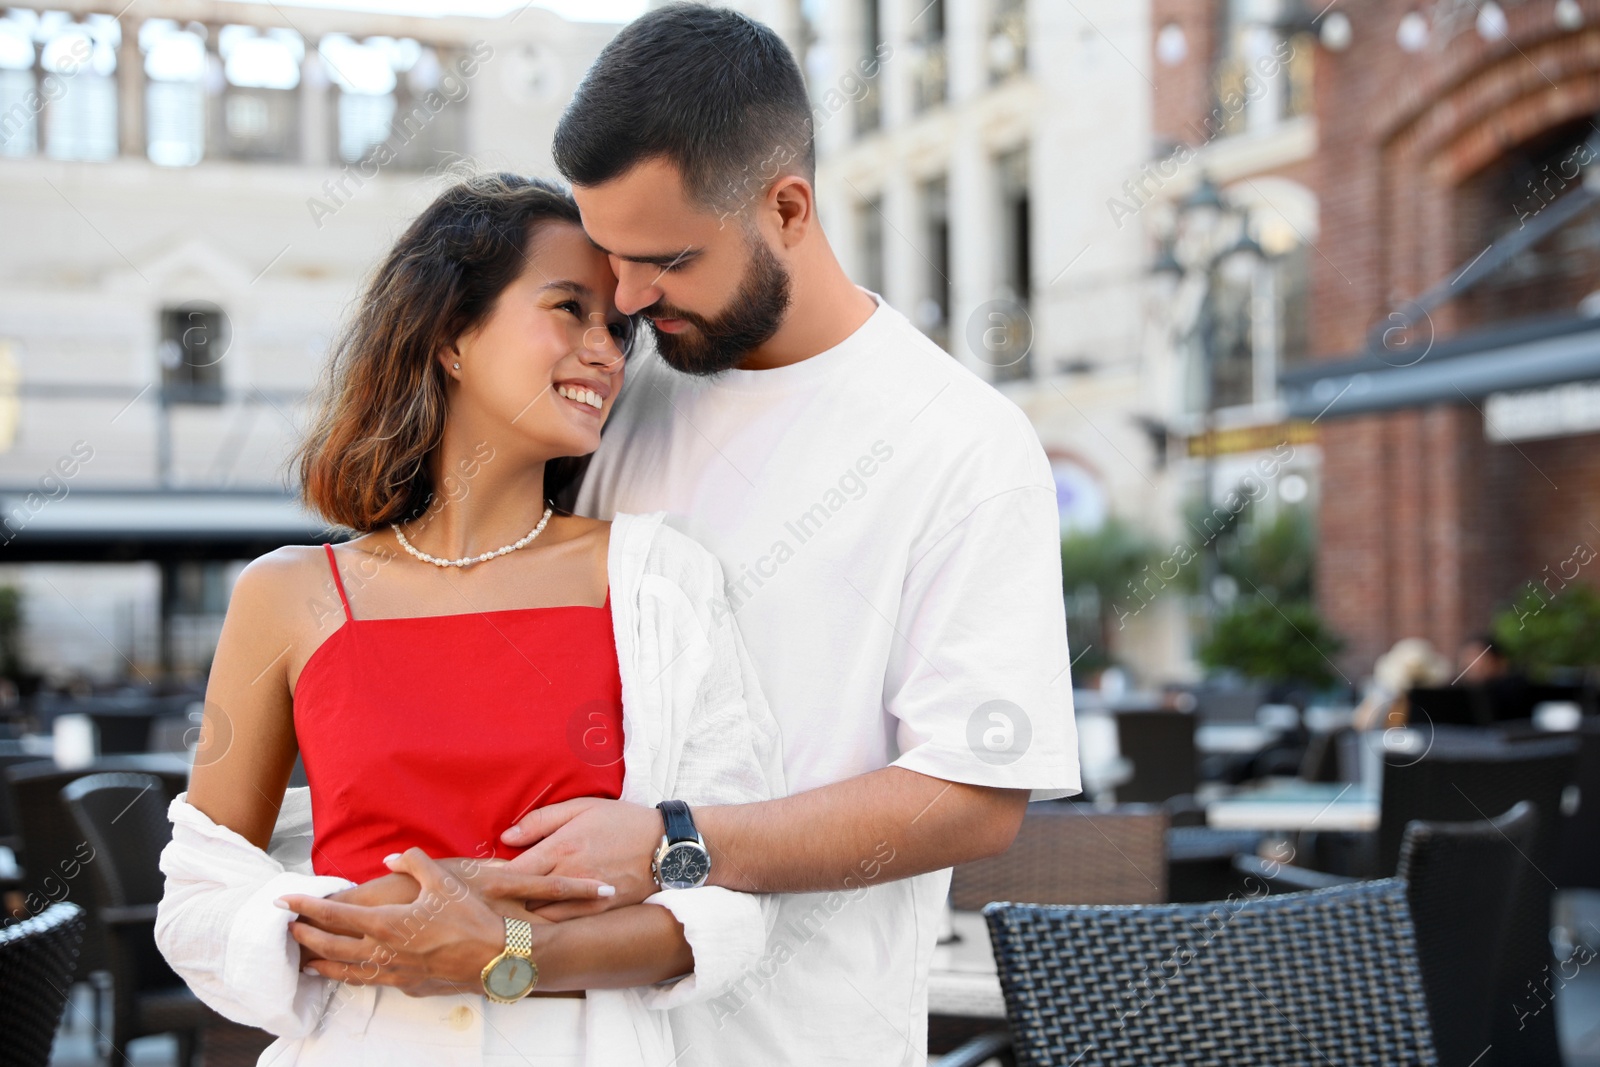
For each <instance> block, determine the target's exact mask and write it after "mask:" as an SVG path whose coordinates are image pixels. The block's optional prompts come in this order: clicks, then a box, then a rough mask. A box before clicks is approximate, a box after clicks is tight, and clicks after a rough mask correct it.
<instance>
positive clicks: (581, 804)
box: [500, 797, 594, 848]
mask: <svg viewBox="0 0 1600 1067" xmlns="http://www.w3.org/2000/svg"><path fill="white" fill-rule="evenodd" d="M593 803H594V801H593V799H592V798H589V797H578V798H577V799H575V800H563V801H562V802H561V803H559V804H551V805H550V806H549V807H545V808H535V809H534V810H533V811H530V812H528V814H526V815H524V816H523V817H522V818H520V819H518V820H517V823H516V825H515V826H513V827H511V829H509V830H507V831H506V832H505V833H503V834H501V835H500V840H501V841H503V842H505V843H506V844H508V845H515V846H516V847H518V848H526V847H528V846H529V845H532V844H533V843H535V842H537V841H542V840H544V839H545V838H546V837H549V836H550V835H551V834H553V833H555V832H556V831H557V830H559V829H561V827H563V826H565V825H566V824H567V822H568V820H570V819H572V818H573V817H574V816H576V815H578V814H579V813H580V812H582V811H583V810H584V809H586V808H588V807H590V806H592V805H593Z"/></svg>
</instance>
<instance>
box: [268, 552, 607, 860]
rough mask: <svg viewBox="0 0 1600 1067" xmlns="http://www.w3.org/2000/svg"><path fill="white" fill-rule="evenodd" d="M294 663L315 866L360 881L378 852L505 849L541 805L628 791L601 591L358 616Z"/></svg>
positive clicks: (484, 853)
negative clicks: (576, 599) (577, 599)
mask: <svg viewBox="0 0 1600 1067" xmlns="http://www.w3.org/2000/svg"><path fill="white" fill-rule="evenodd" d="M323 548H324V549H325V550H326V551H327V553H328V565H329V566H330V567H331V568H332V569H333V580H334V585H335V586H336V587H337V588H338V590H339V600H340V602H341V603H342V604H343V605H344V612H345V622H344V625H342V626H340V627H339V629H338V630H336V631H335V632H334V634H333V635H332V636H331V637H329V638H328V639H327V640H326V641H324V642H323V643H322V645H321V646H320V647H318V648H317V650H316V651H315V652H313V653H312V654H311V658H310V659H309V660H308V661H307V662H306V665H305V667H304V669H303V670H302V671H301V672H300V679H299V681H298V683H297V684H296V689H295V694H294V728H295V735H296V737H297V738H298V740H299V743H300V753H301V757H302V759H303V760H304V762H305V768H306V778H307V780H308V781H309V783H310V785H311V807H312V816H313V820H314V823H315V827H316V844H315V846H314V848H313V849H312V867H313V869H314V870H315V871H316V873H318V874H331V875H338V876H340V877H344V878H348V879H350V880H351V881H354V882H364V881H367V880H369V879H372V878H376V877H378V876H380V875H384V874H388V873H389V871H388V868H386V867H385V866H384V865H383V857H385V856H387V855H388V854H389V853H391V852H403V851H404V850H406V849H407V848H410V847H412V846H416V847H418V848H421V849H422V850H423V851H424V852H426V853H427V854H428V855H430V856H434V857H445V856H472V857H479V858H488V857H490V856H494V857H497V858H500V859H509V858H510V857H512V856H514V855H516V854H517V853H518V852H519V851H521V850H520V849H512V848H507V847H506V846H505V845H503V844H501V842H500V834H501V832H502V831H504V830H505V829H506V828H507V827H509V826H510V825H511V824H512V823H514V822H516V821H517V820H518V819H519V818H521V817H522V816H523V815H525V814H527V813H528V812H529V811H531V810H533V809H534V808H535V807H543V806H544V805H546V804H554V803H556V802H558V801H562V800H570V799H572V798H574V797H609V798H612V799H616V798H617V797H619V796H621V795H622V679H621V677H620V676H619V674H618V671H617V647H616V642H615V639H614V638H613V636H612V631H611V597H610V594H609V593H608V594H607V596H606V602H605V606H604V607H598V608H590V607H581V606H575V607H549V608H512V609H509V610H505V611H482V612H473V613H470V614H461V615H436V616H423V617H417V618H402V619H357V618H355V617H354V616H353V615H352V614H351V613H350V600H349V598H348V597H347V596H346V595H345V590H344V582H343V580H342V579H341V578H340V576H339V565H338V563H337V562H336V561H335V560H334V555H333V546H331V545H324V546H323Z"/></svg>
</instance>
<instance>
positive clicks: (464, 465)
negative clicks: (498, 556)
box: [401, 431, 545, 559]
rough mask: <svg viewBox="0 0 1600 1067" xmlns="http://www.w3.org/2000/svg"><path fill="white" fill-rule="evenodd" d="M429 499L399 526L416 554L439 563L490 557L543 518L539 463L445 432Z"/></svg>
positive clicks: (503, 448)
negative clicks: (416, 514)
mask: <svg viewBox="0 0 1600 1067" xmlns="http://www.w3.org/2000/svg"><path fill="white" fill-rule="evenodd" d="M430 474H431V476H432V481H433V500H432V502H431V503H430V504H429V505H428V509H427V510H426V511H425V512H423V514H422V515H421V516H419V517H418V518H416V519H413V520H411V521H410V522H407V523H404V524H402V526H401V528H402V529H403V530H404V531H405V534H406V538H407V539H408V540H409V541H411V543H412V544H414V545H416V546H417V547H418V548H419V549H421V550H423V551H425V552H427V553H429V554H431V555H435V556H442V557H444V558H445V559H456V558H459V557H463V556H476V555H479V554H481V553H484V552H492V551H494V550H495V549H497V548H501V547H504V546H505V545H508V544H511V543H512V542H514V541H518V540H521V539H522V538H523V537H525V536H527V534H528V531H529V530H531V529H533V527H534V526H535V525H536V524H537V523H538V522H539V519H540V517H541V516H542V515H543V514H544V508H545V497H544V460H542V459H529V458H528V457H527V456H525V455H515V454H514V453H513V452H512V450H511V449H510V448H508V447H506V446H504V445H496V444H494V443H491V442H490V441H486V440H478V441H465V440H460V439H453V435H452V434H450V433H449V432H448V431H447V432H446V434H445V440H444V441H443V442H441V444H440V446H439V450H438V452H437V453H435V455H434V457H433V461H432V463H431V467H430Z"/></svg>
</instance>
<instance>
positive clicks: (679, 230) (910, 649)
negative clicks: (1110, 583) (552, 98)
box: [307, 5, 1079, 1065]
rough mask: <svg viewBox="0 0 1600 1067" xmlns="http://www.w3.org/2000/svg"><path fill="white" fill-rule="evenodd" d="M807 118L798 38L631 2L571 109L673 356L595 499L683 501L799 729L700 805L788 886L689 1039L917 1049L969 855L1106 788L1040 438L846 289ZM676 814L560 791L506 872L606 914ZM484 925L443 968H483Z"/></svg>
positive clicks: (748, 877) (714, 1059)
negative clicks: (1083, 774) (1077, 692)
mask: <svg viewBox="0 0 1600 1067" xmlns="http://www.w3.org/2000/svg"><path fill="white" fill-rule="evenodd" d="M811 134H812V130H811V115H810V104H809V101H808V98H807V95H806V90H805V86H804V83H803V81H802V79H801V76H800V72H799V69H798V67H797V66H796V64H795V62H794V58H793V56H792V55H791V54H790V53H789V51H788V49H787V48H786V47H785V46H784V45H783V43H782V41H781V40H780V39H779V38H778V37H777V36H776V35H775V34H773V33H772V31H771V30H769V29H767V28H766V27H764V26H761V25H760V24H758V23H755V22H753V21H752V20H750V19H748V18H746V17H744V16H742V15H739V14H735V13H732V12H729V11H724V10H717V9H712V8H706V7H700V6H694V5H672V6H668V7H665V8H661V9H659V10H656V11H653V12H651V13H650V14H647V15H645V16H643V17H642V18H640V19H639V20H638V21H636V22H634V23H633V24H631V25H630V26H628V27H627V28H625V29H624V30H623V31H622V32H621V33H620V34H619V35H618V36H617V37H616V38H615V39H614V40H613V41H612V42H611V44H609V45H608V46H607V47H606V49H605V50H604V52H602V54H601V56H600V58H599V59H598V60H597V61H596V63H595V65H594V67H593V68H592V69H591V70H590V71H589V74H588V76H587V77H586V78H585V80H584V82H583V84H582V85H581V86H580V87H579V89H578V92H577V94H576V96H575V97H574V99H573V101H572V104H571V105H570V107H569V108H568V110H567V112H566V114H565V116H564V117H563V118H562V121H561V124H560V127H559V128H558V130H557V133H556V143H555V157H556V161H557V164H558V165H559V166H560V168H561V170H562V172H563V174H564V175H565V176H566V177H567V179H568V180H569V181H570V182H571V183H572V186H573V190H574V194H575V196H576V198H577V200H578V203H579V206H580V208H581V209H582V214H583V222H584V227H585V229H586V230H587V232H588V233H589V235H590V238H591V239H592V240H593V241H594V242H595V244H596V245H598V246H599V247H601V248H602V249H604V250H605V251H606V252H607V253H608V254H609V255H610V257H611V262H612V266H613V268H614V269H615V271H616V273H617V277H618V289H617V305H618V307H619V309H620V310H622V311H623V312H625V313H629V314H633V313H641V314H643V315H644V316H645V317H647V318H648V320H649V322H650V323H651V325H652V327H653V333H654V335H655V340H656V349H657V353H656V355H654V356H652V357H644V358H640V359H639V360H637V361H636V363H635V364H634V365H633V366H630V367H629V370H628V381H627V384H626V386H625V396H624V399H623V401H622V403H621V404H620V405H619V407H618V409H617V411H616V413H615V415H614V416H613V418H612V422H611V425H610V426H608V428H607V431H606V436H605V440H604V444H603V445H602V447H601V449H600V451H599V452H598V453H597V454H596V456H595V457H594V460H593V463H592V465H591V466H590V469H589V471H588V474H587V477H586V480H585V483H584V486H583V489H582V492H581V495H580V497H579V510H580V511H582V512H584V513H587V514H590V515H594V516H598V517H603V518H604V517H610V516H611V515H612V514H614V513H616V512H618V511H625V512H644V511H655V510H663V511H666V512H667V513H668V516H669V518H668V521H669V522H671V523H672V524H674V525H676V526H678V527H679V528H680V529H682V530H683V531H684V532H686V533H688V534H690V535H691V536H693V537H695V538H697V539H698V540H700V541H701V542H702V543H703V544H705V545H706V546H707V547H709V548H710V549H711V550H712V551H713V552H714V553H715V554H716V555H717V556H718V557H719V559H720V560H721V562H722V565H723V569H724V574H725V578H726V582H727V589H728V594H729V600H730V602H731V604H732V606H733V609H734V612H735V617H736V620H737V622H738V625H739V628H740V630H741V632H742V634H743V637H744V640H745V643H746V645H747V647H748V650H749V652H750V655H751V658H752V660H753V662H754V664H755V668H756V673H757V676H758V678H759V680H760V684H761V686H762V688H763V690H764V692H765V695H766V697H767V700H768V702H769V703H770V705H771V707H772V709H773V712H774V713H775V714H776V716H777V717H778V720H779V723H780V725H781V727H782V732H783V745H784V768H785V774H786V777H787V782H788V788H789V790H790V792H791V795H790V796H788V797H785V798H783V799H780V800H775V801H771V802H767V803H762V804H752V805H742V806H728V807H713V808H702V809H697V810H694V811H692V812H691V813H690V815H691V817H692V820H693V828H694V831H695V832H696V833H698V835H699V836H700V837H701V838H703V840H704V843H705V847H706V848H707V849H708V850H709V881H710V883H712V884H718V885H723V886H727V887H730V888H734V889H739V890H745V891H749V892H758V893H780V894H784V896H783V897H782V898H781V900H780V902H779V908H778V918H777V921H776V923H775V924H774V925H773V928H772V930H771V932H770V935H769V939H768V946H767V948H768V951H767V955H766V957H765V958H764V959H763V960H762V961H761V963H760V964H759V965H758V966H756V967H755V968H754V969H753V970H752V971H751V972H750V973H749V974H747V975H746V976H745V978H744V979H743V980H741V981H739V982H737V983H735V984H734V986H733V987H732V988H731V989H730V990H729V991H728V992H727V993H725V994H723V995H722V996H720V997H717V998H715V999H713V1000H711V1001H709V1002H706V1003H702V1004H696V1005H693V1006H689V1007H684V1008H679V1009H676V1010H674V1012H673V1017H672V1023H673V1030H674V1035H675V1038H676V1041H677V1046H678V1049H679V1050H680V1053H681V1056H680V1059H679V1061H678V1062H679V1063H681V1064H730V1065H732V1064H739V1065H744V1064H752V1063H761V1064H778V1063H795V1064H800V1063H806V1064H844V1063H850V1064H874V1065H877V1064H897V1063H905V1062H921V1061H922V1060H923V1059H924V1058H925V1055H926V1041H927V976H928V969H929V965H930V961H931V957H932V953H933V949H934V944H935V940H936V937H937V931H938V928H939V924H940V916H941V909H942V907H943V904H944V900H945V897H946V894H947V891H948V886H949V871H948V868H949V867H950V866H951V865H952V864H955V863H960V862H965V861H967V860H972V859H976V858H979V857H982V856H987V855H992V854H994V853H997V852H1000V851H1002V850H1004V849H1005V848H1006V847H1007V846H1008V845H1009V844H1010V842H1011V840H1012V838H1013V837H1014V836H1015V834H1016V830H1017V827H1018V826H1019V824H1020V821H1021V818H1022V814H1023V809H1024V807H1025V806H1026V803H1027V801H1028V799H1029V797H1030V794H1031V795H1032V796H1033V797H1034V798H1035V799H1040V798H1046V797H1061V796H1066V795H1070V794H1072V793H1075V792H1077V790H1078V788H1079V781H1078V768H1077V756H1076V753H1077V743H1076V734H1075V730H1074V726H1073V722H1072V705H1071V679H1070V675H1069V670H1068V664H1069V659H1068V653H1067V640H1066V629H1065V617H1064V609H1063V605H1062V597H1061V573H1060V551H1059V533H1058V529H1059V527H1058V519H1057V511H1056V503H1055V492H1054V483H1053V480H1052V478H1051V475H1050V470H1049V465H1048V463H1047V461H1046V459H1045V456H1044V453H1043V450H1042V449H1041V448H1040V445H1039V442H1038V439H1037V437H1036V435H1035V434H1034V432H1033V430H1032V428H1031V427H1030V425H1029V424H1028V422H1027V420H1026V419H1025V418H1024V416H1023V415H1022V413H1021V412H1020V411H1018V410H1017V409H1016V407H1014V406H1013V405H1011V404H1010V403H1008V402H1007V401H1005V400H1004V399H1003V398H1002V397H1000V396H999V395H998V394H997V393H996V392H994V390H992V389H991V388H990V387H989V386H988V385H986V384H984V383H983V382H981V381H980V380H979V379H978V378H976V377H975V376H973V375H972V374H970V373H969V372H968V371H966V370H965V369H963V368H962V367H961V366H960V365H959V364H958V363H957V362H956V361H955V360H953V359H951V358H950V356H948V355H947V354H945V353H944V352H943V351H941V350H940V349H939V348H937V347H936V346H935V345H933V344H932V343H931V342H930V341H928V340H927V339H926V338H925V337H923V336H922V334H921V333H919V332H918V331H917V330H916V329H915V328H914V327H913V326H911V324H910V323H909V322H907V321H906V319H905V318H904V317H902V316H901V315H900V314H898V313H897V312H895V311H894V310H892V309H891V308H889V307H888V306H887V305H885V304H883V303H882V302H881V301H880V300H878V298H876V297H875V296H873V295H871V294H868V293H867V292H865V291H864V290H861V289H859V288H857V287H856V286H854V285H853V284H852V283H851V282H850V280H849V278H848V277H847V276H846V275H845V273H844V271H843V270H842V269H841V267H840V266H839V264H838V261H837V260H836V259H835V257H834V254H833V252H832V250H831V248H830V247H829V245H828V242H827V239H826V237H825V236H824V235H823V232H822V229H821V226H820V224H819V221H818V219H817V214H816V203H815V197H814V193H813V189H812V181H813V172H814V161H813V152H812V139H811ZM685 654H692V650H686V651H685ZM663 833H664V826H663V816H662V814H661V813H660V812H657V811H655V810H653V809H645V808H638V807H635V806H632V805H628V804H624V803H622V802H620V801H602V800H595V801H575V802H571V803H567V804H561V805H556V806H553V807H550V808H545V809H541V810H538V811H535V812H533V813H532V814H530V815H529V816H527V817H526V818H525V819H524V820H523V821H522V822H521V823H520V824H519V826H518V827H515V828H512V829H511V830H509V831H508V832H507V835H506V837H505V841H506V843H507V844H510V845H516V846H527V845H532V847H531V848H530V849H529V851H527V852H526V853H524V854H523V855H522V856H520V857H518V859H516V860H514V861H512V864H511V867H510V868H509V869H501V870H500V871H499V872H497V874H496V879H495V884H496V886H497V891H498V892H504V893H506V894H507V895H509V896H515V895H516V893H515V878H514V877H512V874H513V873H514V872H516V871H525V872H528V873H529V874H532V875H538V874H549V873H554V874H557V875H564V876H574V877H584V878H601V879H604V880H605V881H606V882H608V883H610V884H612V885H614V886H615V887H616V894H615V896H614V897H611V898H610V899H609V900H606V901H602V902H600V906H602V907H603V906H615V905H620V904H624V903H634V902H638V901H641V900H643V899H645V897H646V896H648V895H650V894H651V893H654V892H656V891H657V888H658V887H657V883H656V880H655V878H654V877H653V876H652V869H651V860H652V857H653V855H654V854H655V853H656V851H657V848H658V846H660V845H661V844H662V840H663ZM678 836H680V837H681V836H684V835H682V834H678ZM705 874H706V872H705V871H704V870H701V869H696V868H695V867H694V865H693V864H690V865H689V867H688V868H687V870H686V871H683V872H680V877H682V878H685V879H688V880H694V879H697V878H699V877H703V876H705ZM669 876H670V872H669V874H668V875H664V877H669ZM594 907H595V905H593V904H584V905H579V904H573V903H566V904H554V905H549V906H548V907H547V908H546V909H545V914H547V915H549V916H551V917H555V918H564V917H569V916H572V915H577V914H582V913H584V912H585V911H586V910H593V908H594ZM307 914H308V915H309V916H310V917H312V918H318V917H319V915H324V914H326V915H328V916H329V918H328V921H330V922H331V921H333V920H332V913H319V912H317V911H316V910H315V909H314V908H313V909H311V910H310V911H308V912H307ZM319 921H321V920H320V919H319ZM488 926H489V928H491V929H492V924H488ZM430 936H439V937H442V936H444V933H443V932H442V931H434V932H432V933H431V934H430ZM461 936H462V937H470V936H471V935H470V934H469V933H468V932H467V930H466V928H465V927H463V928H462V930H461ZM491 941H492V939H490V941H486V942H485V943H484V944H482V945H481V946H477V945H475V946H473V951H470V952H465V953H460V952H458V953H455V954H454V955H453V956H452V958H454V959H464V960H467V961H469V962H466V963H457V964H454V965H452V966H453V967H454V969H455V970H457V971H459V973H444V972H445V971H446V970H449V969H450V968H448V967H444V966H443V965H440V966H439V967H434V968H432V969H431V973H430V977H432V978H435V979H442V980H445V981H460V982H468V981H471V980H473V979H474V978H475V975H474V974H469V973H468V971H470V970H471V965H470V961H472V960H477V958H478V957H479V956H481V957H482V960H488V959H490V958H492V957H493V956H494V955H495V953H496V952H498V951H500V948H501V946H498V945H495V944H493V943H491ZM399 958H400V961H401V963H403V964H405V965H406V966H407V967H408V968H409V972H408V973H409V974H411V975H416V974H420V973H425V972H430V967H431V965H430V964H429V963H428V962H427V961H426V960H425V959H423V958H422V955H421V954H420V953H410V954H408V952H407V950H406V949H401V950H400V951H399ZM478 965H479V966H480V967H481V966H482V961H479V962H478ZM380 980H381V979H380ZM407 980H409V979H407Z"/></svg>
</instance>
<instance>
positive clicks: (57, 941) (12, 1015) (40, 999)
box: [0, 902, 84, 1067]
mask: <svg viewBox="0 0 1600 1067" xmlns="http://www.w3.org/2000/svg"><path fill="white" fill-rule="evenodd" d="M83 930H84V915H83V909H82V908H80V907H78V906H77V905H76V904H69V903H66V902H62V903H60V904H52V905H51V906H50V907H48V908H46V909H45V910H44V911H42V912H41V913H39V914H38V915H35V916H33V917H32V918H30V919H23V920H22V921H21V922H15V923H10V924H8V925H6V926H4V927H0V1064H3V1065H4V1067H45V1065H46V1064H48V1063H49V1062H50V1050H51V1047H52V1046H53V1045H54V1044H55V1039H56V1030H57V1029H58V1028H59V1027H60V1026H61V1016H62V1015H63V1013H65V1011H66V1009H67V995H68V993H69V992H70V991H71V989H72V969H73V964H74V962H75V960H76V958H77V955H78V946H79V944H80V943H81V942H82V940H83Z"/></svg>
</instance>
